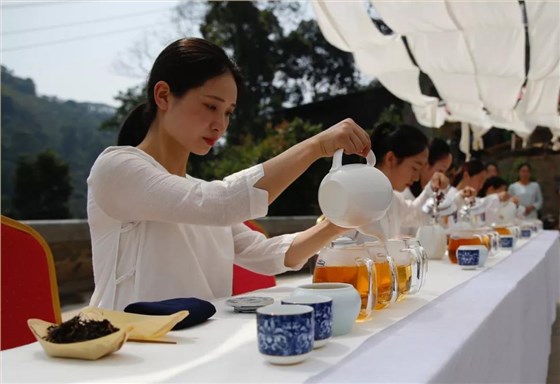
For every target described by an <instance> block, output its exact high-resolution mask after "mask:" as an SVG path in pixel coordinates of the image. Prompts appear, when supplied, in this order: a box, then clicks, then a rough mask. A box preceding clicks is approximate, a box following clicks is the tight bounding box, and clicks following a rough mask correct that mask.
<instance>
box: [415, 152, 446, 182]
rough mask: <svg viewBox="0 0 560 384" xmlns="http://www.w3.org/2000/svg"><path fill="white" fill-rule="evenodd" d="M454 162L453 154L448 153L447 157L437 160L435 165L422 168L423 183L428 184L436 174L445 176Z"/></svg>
mask: <svg viewBox="0 0 560 384" xmlns="http://www.w3.org/2000/svg"><path fill="white" fill-rule="evenodd" d="M452 162H453V156H451V153H448V154H447V156H445V157H442V158H441V159H439V160H437V161H436V162H435V163H434V164H432V165H429V164H428V165H426V166H425V167H424V168H422V182H423V183H427V182H428V181H430V179H431V178H432V176H433V175H434V173H436V172H441V173H443V174H445V173H446V172H447V170H448V169H449V167H451V163H452Z"/></svg>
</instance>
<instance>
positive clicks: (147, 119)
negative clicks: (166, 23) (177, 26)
mask: <svg viewBox="0 0 560 384" xmlns="http://www.w3.org/2000/svg"><path fill="white" fill-rule="evenodd" d="M226 72H230V73H231V74H232V75H233V78H234V79H235V83H236V84H237V90H238V93H239V89H240V88H241V86H242V78H241V74H240V72H239V69H238V68H237V66H236V65H235V63H234V62H233V61H232V60H231V59H230V58H229V57H228V56H227V54H226V53H225V51H224V50H223V49H222V48H220V47H219V46H217V45H215V44H213V43H211V42H209V41H207V40H204V39H199V38H184V39H179V40H177V41H175V42H173V43H171V44H169V45H168V46H167V47H166V48H165V49H164V50H163V51H162V52H161V53H160V54H159V56H158V57H157V58H156V61H155V62H154V65H153V67H152V70H151V71H150V77H149V78H148V84H147V86H146V100H147V101H146V102H144V103H142V104H140V105H138V106H137V107H136V108H134V109H133V110H132V112H130V114H129V115H128V117H127V118H126V119H125V121H124V123H123V124H122V126H121V130H120V132H119V137H118V140H117V144H118V145H130V146H137V145H138V144H140V143H141V142H142V140H144V137H146V134H147V133H148V129H149V128H150V124H151V123H152V122H153V121H154V119H155V117H156V112H157V105H156V102H155V98H154V86H155V85H156V83H157V82H158V81H165V82H166V83H167V84H168V85H169V88H170V91H171V93H172V94H173V96H175V97H178V98H180V97H182V96H183V95H184V94H185V93H186V92H187V91H189V90H190V89H193V88H197V87H200V86H202V85H203V84H204V83H205V82H206V81H208V80H210V79H212V78H214V77H217V76H220V75H223V74H224V73H226Z"/></svg>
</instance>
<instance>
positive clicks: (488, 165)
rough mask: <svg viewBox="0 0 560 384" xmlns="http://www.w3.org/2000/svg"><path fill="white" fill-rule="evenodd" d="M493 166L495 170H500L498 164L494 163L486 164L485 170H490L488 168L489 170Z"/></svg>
mask: <svg viewBox="0 0 560 384" xmlns="http://www.w3.org/2000/svg"><path fill="white" fill-rule="evenodd" d="M491 165H493V166H494V168H496V169H499V168H498V164H496V163H494V162H493V161H489V162H487V163H486V167H485V168H484V169H486V170H488V168H489V167H490V166H491Z"/></svg>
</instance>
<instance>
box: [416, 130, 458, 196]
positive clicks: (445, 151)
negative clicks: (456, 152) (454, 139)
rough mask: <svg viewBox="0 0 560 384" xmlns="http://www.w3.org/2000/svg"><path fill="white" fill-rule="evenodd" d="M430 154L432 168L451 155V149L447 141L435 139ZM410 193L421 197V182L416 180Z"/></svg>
mask: <svg viewBox="0 0 560 384" xmlns="http://www.w3.org/2000/svg"><path fill="white" fill-rule="evenodd" d="M429 149H430V154H429V156H428V164H429V165H430V166H432V165H434V164H435V163H436V162H437V161H438V160H441V159H444V158H446V157H447V156H449V155H450V154H451V148H450V147H449V144H447V143H446V142H445V140H442V139H439V138H437V137H436V138H434V139H432V141H431V142H430V147H429ZM409 189H410V192H412V194H413V195H414V197H418V196H420V193H422V183H421V181H420V180H416V181H415V182H414V183H412V185H411V186H410V188H409Z"/></svg>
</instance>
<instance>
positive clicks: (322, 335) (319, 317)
mask: <svg viewBox="0 0 560 384" xmlns="http://www.w3.org/2000/svg"><path fill="white" fill-rule="evenodd" d="M311 306H312V307H313V310H314V312H315V340H325V339H328V338H329V337H331V336H332V301H329V302H327V303H316V304H312V305H311Z"/></svg>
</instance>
